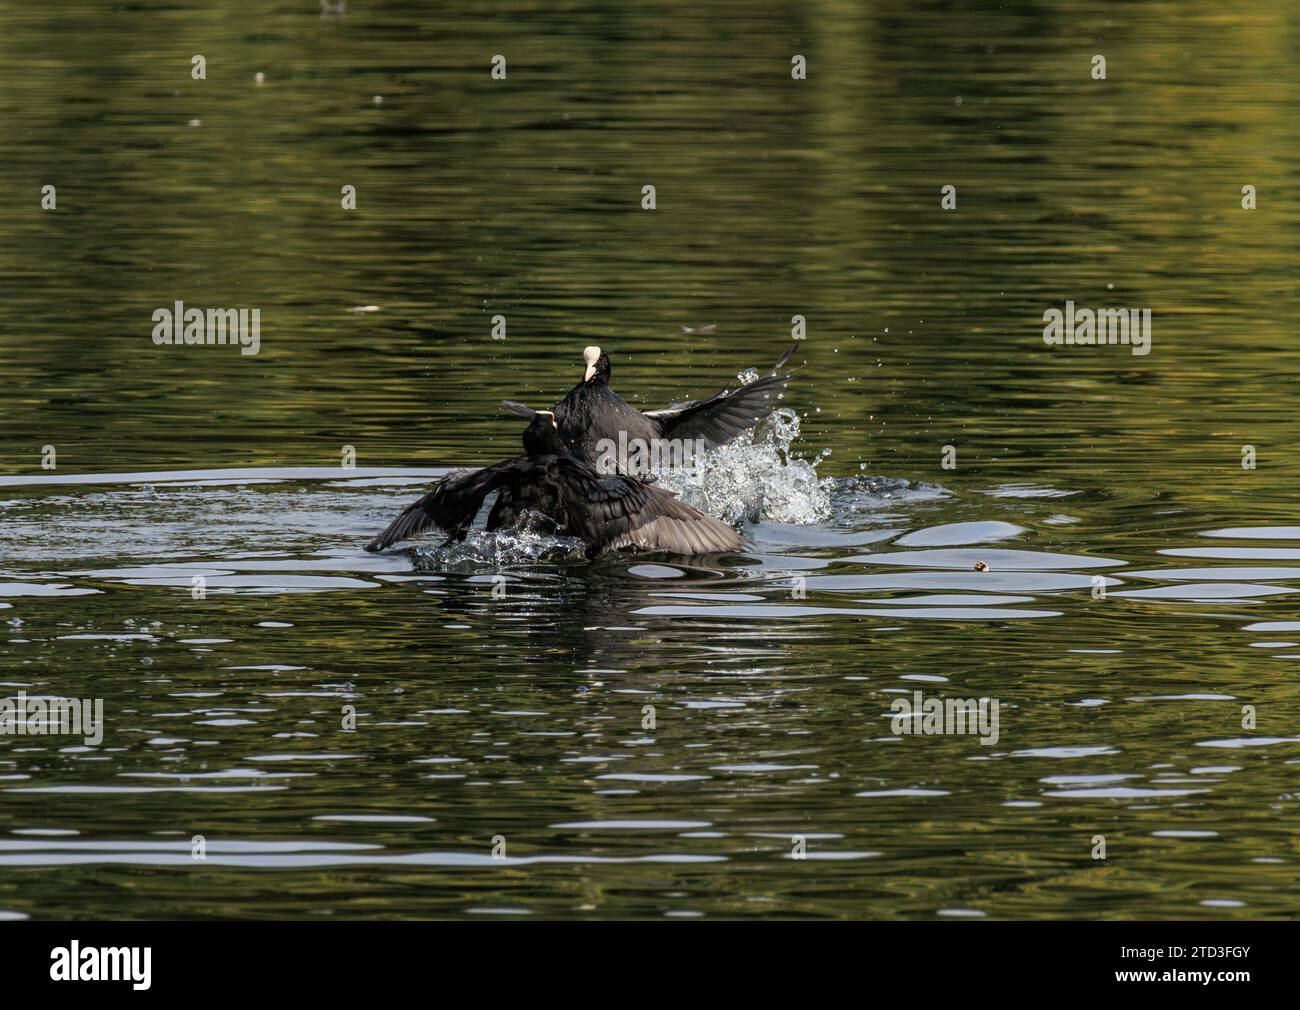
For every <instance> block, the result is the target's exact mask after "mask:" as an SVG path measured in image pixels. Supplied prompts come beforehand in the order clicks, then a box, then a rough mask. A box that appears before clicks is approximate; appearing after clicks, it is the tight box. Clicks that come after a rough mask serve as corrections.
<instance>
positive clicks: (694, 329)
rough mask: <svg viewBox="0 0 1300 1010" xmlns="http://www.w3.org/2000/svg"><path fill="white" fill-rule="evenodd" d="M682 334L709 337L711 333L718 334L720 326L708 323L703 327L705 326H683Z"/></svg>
mask: <svg viewBox="0 0 1300 1010" xmlns="http://www.w3.org/2000/svg"><path fill="white" fill-rule="evenodd" d="M682 332H683V333H698V334H701V335H708V334H710V333H717V332H718V324H717V323H706V324H705V325H703V326H683V327H682Z"/></svg>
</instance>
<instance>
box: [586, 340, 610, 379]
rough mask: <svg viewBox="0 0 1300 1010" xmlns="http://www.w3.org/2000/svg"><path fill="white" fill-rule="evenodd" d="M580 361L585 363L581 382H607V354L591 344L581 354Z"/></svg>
mask: <svg viewBox="0 0 1300 1010" xmlns="http://www.w3.org/2000/svg"><path fill="white" fill-rule="evenodd" d="M582 360H583V361H585V362H586V363H587V369H586V371H584V372H583V373H582V381H583V382H592V381H593V380H596V379H599V380H600V381H601V382H608V381H609V355H608V354H606V353H605V352H604V351H602V350H601V349H600V348H599V347H597V346H595V345H594V344H593V345H592V346H591V347H588V348H587V349H586V350H584V351H583V352H582Z"/></svg>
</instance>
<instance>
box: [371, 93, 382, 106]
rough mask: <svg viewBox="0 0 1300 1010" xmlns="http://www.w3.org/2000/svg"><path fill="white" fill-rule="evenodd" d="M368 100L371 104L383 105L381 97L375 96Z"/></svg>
mask: <svg viewBox="0 0 1300 1010" xmlns="http://www.w3.org/2000/svg"><path fill="white" fill-rule="evenodd" d="M370 100H371V101H372V102H374V103H375V104H376V105H383V104H384V96H383V95H375V96H374V97H373V98H371V99H370Z"/></svg>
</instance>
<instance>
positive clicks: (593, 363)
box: [503, 344, 798, 466]
mask: <svg viewBox="0 0 1300 1010" xmlns="http://www.w3.org/2000/svg"><path fill="white" fill-rule="evenodd" d="M797 346H798V344H792V345H791V346H790V348H789V349H788V350H787V351H786V352H785V353H784V354H782V355H781V357H780V358H779V359H778V360H777V362H776V364H775V365H773V366H772V371H771V373H770V374H768V375H764V376H762V377H760V378H758V379H755V380H754V381H753V382H751V383H749V385H747V386H739V387H738V388H736V389H724V390H722V391H721V392H718V393H714V394H713V395H712V396H709V397H706V398H704V399H702V400H687V401H685V402H682V403H673V404H670V405H669V406H667V407H664V408H663V409H661V410H645V411H642V410H637V409H636V408H635V407H633V406H632V405H631V404H630V403H628V402H627V401H626V400H624V399H623V397H621V396H619V395H618V393H616V392H614V390H613V389H611V388H610V385H609V375H610V367H609V355H608V354H606V353H604V352H603V351H602V350H601V349H600V348H599V347H588V348H587V349H586V350H585V351H583V357H584V359H585V361H586V366H587V367H586V371H585V372H584V374H583V377H582V381H581V382H579V383H578V384H577V385H576V386H574V387H573V388H572V389H571V390H569V394H568V396H566V397H565V398H564V399H563V400H561V401H560V402H559V403H557V404H556V405H555V407H554V412H555V420H556V423H557V424H558V425H559V428H560V437H561V438H562V439H564V441H565V443H566V444H567V445H569V446H571V447H572V448H573V450H574V452H575V453H576V454H577V456H578V457H579V458H581V459H582V460H583V461H584V462H586V463H588V464H590V465H592V466H595V465H597V463H598V461H599V460H600V458H601V456H602V455H604V454H603V453H602V452H601V449H600V443H601V442H602V441H607V443H613V444H614V445H618V444H620V443H619V437H620V434H622V436H623V438H624V439H626V443H624V444H627V443H630V442H631V441H632V440H633V439H641V440H642V441H643V442H645V443H646V444H647V445H649V444H651V441H652V440H654V439H677V440H681V441H683V442H685V441H687V440H689V441H690V442H691V443H692V445H694V444H696V440H698V441H699V442H702V443H703V445H704V448H705V449H712V448H715V447H716V446H719V445H723V444H724V443H726V442H730V441H731V440H732V439H733V438H735V437H736V436H737V435H739V434H740V433H741V432H743V431H747V430H748V429H750V428H752V427H753V426H754V425H755V424H757V423H758V422H759V421H761V420H762V419H763V418H765V417H766V416H767V415H768V414H770V413H771V412H772V408H773V407H774V406H775V405H776V394H777V393H778V392H779V391H780V389H781V388H782V387H783V386H784V385H785V384H786V383H787V382H789V381H790V378H791V376H790V374H789V373H786V374H779V373H780V370H781V368H782V366H783V365H785V363H786V362H787V361H788V360H789V359H790V355H791V354H793V353H794V349H795V347H797ZM503 403H504V404H505V406H506V407H508V408H509V409H510V410H512V411H513V412H515V413H516V414H519V415H520V416H522V417H531V416H532V414H533V411H532V410H531V409H530V408H528V407H526V406H524V405H523V404H521V403H516V402H514V401H513V400H505V401H503ZM606 448H608V445H607V446H606Z"/></svg>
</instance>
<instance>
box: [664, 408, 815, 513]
mask: <svg viewBox="0 0 1300 1010" xmlns="http://www.w3.org/2000/svg"><path fill="white" fill-rule="evenodd" d="M798 437H799V415H798V414H797V413H796V412H795V411H794V410H792V409H790V408H789V407H778V408H777V409H776V410H774V411H773V412H772V413H771V415H770V416H769V417H768V418H767V420H765V421H764V422H763V423H762V424H760V425H759V426H758V428H756V429H755V431H754V434H753V437H752V438H751V439H748V440H747V439H745V438H743V437H742V438H738V439H736V440H734V441H732V442H728V443H727V444H726V445H723V446H719V447H718V448H716V449H712V450H710V451H709V452H707V453H705V454H704V455H703V456H700V457H697V458H696V460H695V466H694V467H680V468H674V469H664V470H659V471H657V472H656V473H655V478H656V480H657V482H658V483H659V484H660V486H662V487H664V488H667V489H668V490H669V491H675V492H677V494H678V495H679V496H680V497H681V499H682V500H683V501H685V502H686V503H688V504H690V505H694V506H695V507H696V508H697V509H699V510H700V511H702V512H707V513H709V514H710V515H712V516H717V517H718V518H719V519H724V520H726V521H727V522H732V523H735V522H741V521H745V522H759V521H764V520H765V521H768V522H780V523H799V524H802V525H811V524H813V523H817V522H821V521H822V520H824V519H826V518H828V517H829V516H830V513H831V488H832V486H833V484H834V481H833V479H832V478H829V477H826V478H821V477H818V476H817V464H816V462H809V461H808V460H805V459H801V458H799V457H798V456H794V455H792V454H791V452H790V445H791V444H792V443H793V442H794V440H795V439H796V438H798Z"/></svg>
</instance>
